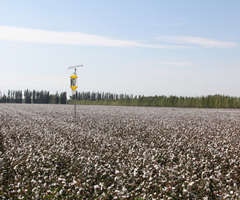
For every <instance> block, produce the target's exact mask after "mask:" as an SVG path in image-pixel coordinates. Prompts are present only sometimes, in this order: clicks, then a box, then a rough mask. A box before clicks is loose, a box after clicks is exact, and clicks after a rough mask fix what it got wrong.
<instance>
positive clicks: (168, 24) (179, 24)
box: [149, 23, 184, 26]
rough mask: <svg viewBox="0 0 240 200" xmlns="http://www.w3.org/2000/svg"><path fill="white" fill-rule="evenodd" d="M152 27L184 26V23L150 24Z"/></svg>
mask: <svg viewBox="0 0 240 200" xmlns="http://www.w3.org/2000/svg"><path fill="white" fill-rule="evenodd" d="M149 25H151V26H183V25H184V23H166V24H159V23H149Z"/></svg>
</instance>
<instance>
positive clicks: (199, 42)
mask: <svg viewBox="0 0 240 200" xmlns="http://www.w3.org/2000/svg"><path fill="white" fill-rule="evenodd" d="M157 39H158V40H163V41H170V42H174V43H177V44H167V45H166V44H147V43H143V42H138V41H131V40H119V39H113V38H110V37H107V36H99V35H90V34H86V33H82V32H58V31H47V30H39V29H31V28H21V27H8V26H0V40H10V41H22V42H35V43H44V44H63V45H88V46H108V47H125V48H132V47H145V48H158V49H187V48H196V46H197V47H198V46H200V47H206V48H231V47H235V46H236V44H235V43H232V42H224V41H217V40H210V39H205V38H200V37H183V36H180V37H178V36H177V37H175V36H162V37H158V38H157ZM179 43H180V44H181V45H179ZM182 44H183V45H182ZM186 44H193V45H196V46H189V45H186Z"/></svg>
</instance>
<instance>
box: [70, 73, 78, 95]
mask: <svg viewBox="0 0 240 200" xmlns="http://www.w3.org/2000/svg"><path fill="white" fill-rule="evenodd" d="M77 80H78V76H77V74H75V73H73V74H72V75H71V76H70V88H71V89H72V94H73V95H74V94H76V89H77V88H78V81H77Z"/></svg>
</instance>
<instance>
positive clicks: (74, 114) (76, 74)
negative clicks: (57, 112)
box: [74, 68, 77, 119]
mask: <svg viewBox="0 0 240 200" xmlns="http://www.w3.org/2000/svg"><path fill="white" fill-rule="evenodd" d="M75 75H77V68H75ZM76 81H77V79H76ZM76 84H77V82H76ZM76 99H77V91H76V90H75V103H74V117H75V119H76V101H77V100H76Z"/></svg>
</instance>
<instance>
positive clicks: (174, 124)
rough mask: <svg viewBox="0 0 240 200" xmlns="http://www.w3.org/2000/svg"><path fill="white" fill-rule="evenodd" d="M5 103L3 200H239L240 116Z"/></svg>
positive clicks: (0, 115) (0, 161) (1, 118)
mask: <svg viewBox="0 0 240 200" xmlns="http://www.w3.org/2000/svg"><path fill="white" fill-rule="evenodd" d="M73 116H74V114H73V107H72V106H70V105H24V104H20V105H17V104H2V105H0V173H1V174H0V199H239V198H240V158H239V157H240V151H239V148H240V143H239V141H240V123H239V121H240V110H229V109H226V110H221V109H187V108H185V109H183V108H145V107H115V106H77V118H76V120H75V119H74V117H73Z"/></svg>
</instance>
